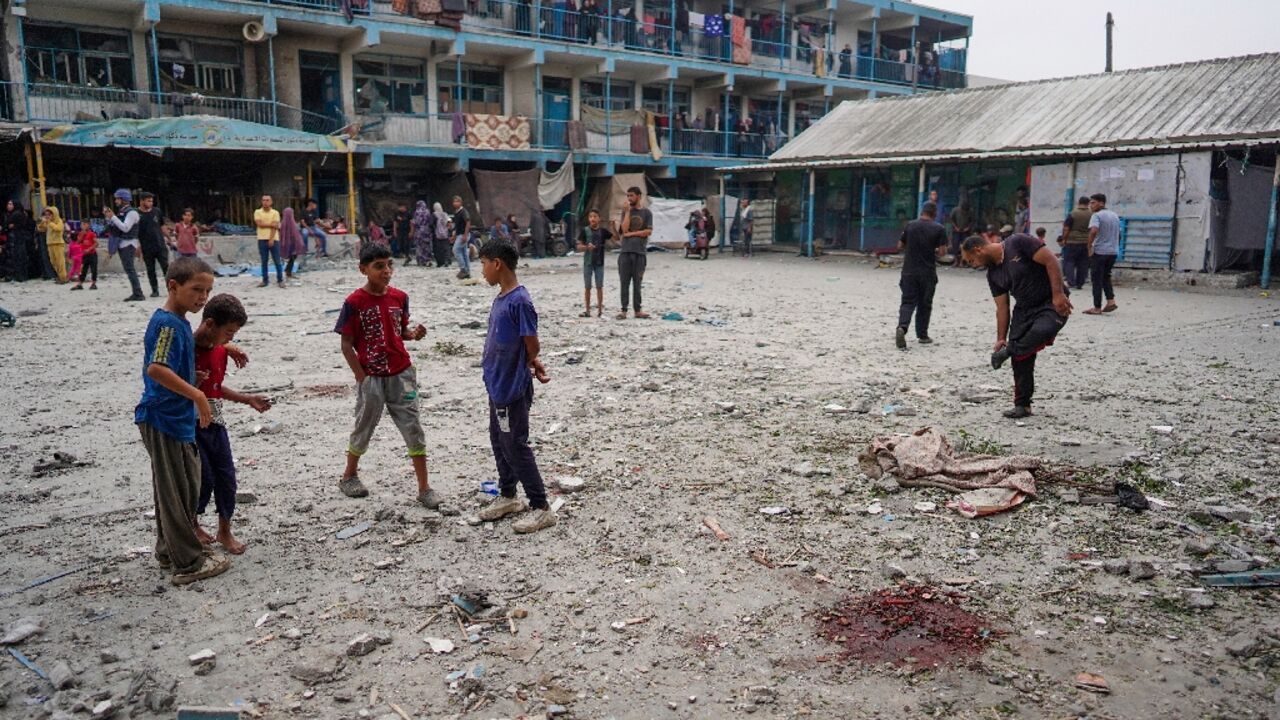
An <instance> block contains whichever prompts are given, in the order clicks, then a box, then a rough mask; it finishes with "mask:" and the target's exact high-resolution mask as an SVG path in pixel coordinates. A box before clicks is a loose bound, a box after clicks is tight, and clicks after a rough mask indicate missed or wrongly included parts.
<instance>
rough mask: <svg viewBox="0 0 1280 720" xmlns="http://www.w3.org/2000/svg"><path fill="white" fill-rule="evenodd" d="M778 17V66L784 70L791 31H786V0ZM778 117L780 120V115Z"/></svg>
mask: <svg viewBox="0 0 1280 720" xmlns="http://www.w3.org/2000/svg"><path fill="white" fill-rule="evenodd" d="M778 17H779V21H778V22H779V25H778V30H779V33H778V34H779V36H780V37H781V38H782V42H780V43H778V67H779V68H780V69H782V70H785V69H786V68H787V53H789V52H791V33H789V32H787V0H782V3H781V9H780V12H779V15H778ZM778 119H779V120H781V119H782V118H781V116H779V118H778Z"/></svg>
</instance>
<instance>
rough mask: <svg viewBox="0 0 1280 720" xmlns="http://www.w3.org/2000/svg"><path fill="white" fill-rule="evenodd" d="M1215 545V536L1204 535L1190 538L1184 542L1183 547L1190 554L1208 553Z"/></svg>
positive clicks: (1201, 554)
mask: <svg viewBox="0 0 1280 720" xmlns="http://www.w3.org/2000/svg"><path fill="white" fill-rule="evenodd" d="M1213 546H1214V541H1213V538H1211V537H1207V536H1204V535H1201V536H1198V537H1193V538H1189V539H1188V540H1187V541H1186V542H1184V543H1182V549H1183V550H1184V551H1185V552H1186V553H1187V554H1188V555H1200V556H1203V555H1208V554H1209V553H1210V552H1212V551H1213Z"/></svg>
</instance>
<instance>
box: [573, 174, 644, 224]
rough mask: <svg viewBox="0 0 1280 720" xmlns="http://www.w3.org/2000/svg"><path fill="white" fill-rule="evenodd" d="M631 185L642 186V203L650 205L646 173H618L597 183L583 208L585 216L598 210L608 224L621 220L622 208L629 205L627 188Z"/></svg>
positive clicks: (642, 204)
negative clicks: (588, 212)
mask: <svg viewBox="0 0 1280 720" xmlns="http://www.w3.org/2000/svg"><path fill="white" fill-rule="evenodd" d="M629 187H638V188H640V193H641V195H642V198H641V200H640V205H641V206H642V207H648V206H649V189H648V183H647V182H646V181H645V177H644V173H618V174H616V175H614V176H612V177H607V178H601V180H600V181H599V182H597V183H596V186H595V189H593V190H592V191H591V199H590V200H589V201H588V202H587V207H586V208H585V209H584V210H583V213H582V214H583V216H584V217H585V216H586V214H587V211H590V210H596V211H598V212H599V213H600V215H601V217H603V218H604V219H605V224H606V225H608V224H610V223H617V222H620V221H621V220H622V210H623V208H625V207H626V206H627V188H629Z"/></svg>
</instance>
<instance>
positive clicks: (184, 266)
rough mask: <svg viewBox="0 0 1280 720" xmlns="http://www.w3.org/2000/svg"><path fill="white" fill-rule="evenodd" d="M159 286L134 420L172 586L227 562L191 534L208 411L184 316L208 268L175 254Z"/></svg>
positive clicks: (198, 300)
mask: <svg viewBox="0 0 1280 720" xmlns="http://www.w3.org/2000/svg"><path fill="white" fill-rule="evenodd" d="M165 286H166V287H167V289H168V293H169V296H168V298H167V299H166V300H165V303H164V306H163V307H161V308H158V309H157V310H156V311H155V313H153V314H152V315H151V322H150V323H148V324H147V332H146V335H145V337H144V341H143V343H144V348H145V354H144V355H143V358H142V399H141V400H140V401H139V402H138V407H137V409H136V410H134V415H133V421H134V422H135V423H136V424H137V425H138V431H139V432H140V433H141V434H142V444H143V445H144V446H145V447H146V448H147V454H148V455H149V456H150V457H151V487H152V497H153V499H154V501H155V508H156V561H157V562H158V563H160V567H161V568H164V569H166V570H169V569H172V570H173V573H174V574H173V577H172V578H171V581H172V582H173V584H174V585H186V584H188V583H193V582H196V581H197V580H204V579H205V578H211V577H213V576H215V575H221V574H222V573H224V572H226V571H227V568H229V567H231V561H230V560H229V559H228V558H227V557H226V556H225V555H222V554H221V553H213V552H210V553H207V554H206V552H205V550H204V548H203V547H202V546H201V544H200V540H199V538H197V537H196V531H195V525H196V496H197V495H198V494H199V492H200V457H199V456H198V455H197V453H196V427H197V426H199V427H201V428H204V427H208V426H209V423H210V422H211V421H212V420H213V410H212V409H211V408H210V407H209V400H208V398H206V397H205V395H204V393H202V392H200V389H199V388H197V387H196V354H195V335H194V334H193V333H192V332H191V324H190V323H189V322H187V318H186V316H187V313H192V312H195V311H197V310H199V309H200V308H202V307H204V304H205V301H206V300H207V299H208V298H209V291H210V290H212V289H213V269H212V268H210V267H209V266H208V265H207V264H206V263H205V262H203V261H202V260H198V259H196V258H178V259H177V260H175V261H174V262H173V264H171V265H170V266H169V271H168V272H167V273H165Z"/></svg>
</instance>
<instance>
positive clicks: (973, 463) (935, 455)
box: [858, 427, 1044, 498]
mask: <svg viewBox="0 0 1280 720" xmlns="http://www.w3.org/2000/svg"><path fill="white" fill-rule="evenodd" d="M858 461H859V463H860V464H861V466H862V470H863V472H865V473H867V474H868V475H870V476H872V477H877V478H878V477H880V476H882V475H884V474H885V473H893V475H894V476H895V477H896V478H897V479H898V484H899V485H902V486H903V487H936V488H941V489H943V490H949V491H951V492H957V493H959V492H965V491H968V490H978V489H982V488H1007V489H1010V490H1015V491H1017V492H1019V493H1022V494H1023V495H1026V496H1028V497H1033V498H1034V497H1035V496H1036V481H1035V478H1034V477H1033V476H1032V472H1033V471H1035V470H1038V469H1039V468H1040V467H1042V466H1043V464H1044V463H1043V461H1042V460H1040V458H1037V457H1032V456H1030V455H1008V456H998V455H961V454H958V453H957V452H956V450H955V448H953V447H952V446H951V443H950V442H949V441H948V440H947V438H946V437H945V436H944V435H943V434H942V433H940V432H938V431H937V430H935V429H933V428H931V427H926V428H921V429H919V430H917V431H916V432H915V434H913V435H911V436H910V437H906V438H901V437H897V436H894V435H882V436H880V437H877V438H876V439H874V440H872V441H871V445H870V446H868V447H867V449H866V450H865V451H864V452H863V453H862V454H861V455H860V456H859V457H858Z"/></svg>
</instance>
